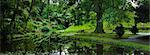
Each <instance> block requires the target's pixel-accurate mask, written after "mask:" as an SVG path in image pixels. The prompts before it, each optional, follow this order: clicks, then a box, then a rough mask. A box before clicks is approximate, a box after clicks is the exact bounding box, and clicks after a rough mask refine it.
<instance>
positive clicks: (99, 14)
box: [94, 0, 104, 33]
mask: <svg viewBox="0 0 150 55" xmlns="http://www.w3.org/2000/svg"><path fill="white" fill-rule="evenodd" d="M100 2H102V1H99V0H94V4H95V12H96V13H97V15H96V17H97V20H96V29H95V31H94V32H96V33H104V29H103V20H102V13H103V12H102V9H101V7H102V4H101V3H100Z"/></svg>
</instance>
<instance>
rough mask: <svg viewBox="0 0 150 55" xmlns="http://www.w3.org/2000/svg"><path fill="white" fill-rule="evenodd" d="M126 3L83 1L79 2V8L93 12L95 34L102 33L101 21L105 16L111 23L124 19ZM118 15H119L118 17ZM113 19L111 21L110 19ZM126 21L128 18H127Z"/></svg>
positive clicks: (111, 0) (108, 0) (117, 0)
mask: <svg viewBox="0 0 150 55" xmlns="http://www.w3.org/2000/svg"><path fill="white" fill-rule="evenodd" d="M127 5H128V4H127V3H126V1H125V0H107V1H106V0H92V1H91V0H84V1H81V6H82V8H83V9H84V10H86V11H95V13H96V14H97V15H96V17H97V19H96V28H95V31H94V32H96V33H104V29H103V20H104V19H105V18H106V16H104V15H105V14H107V15H108V16H107V18H108V17H109V18H108V19H109V20H111V21H114V20H115V19H116V18H118V19H120V20H121V19H122V18H123V19H126V17H127V15H125V13H126V11H128V9H127V8H128V7H127ZM112 10H113V11H112ZM118 14H119V15H118ZM112 18H113V19H112ZM127 19H128V18H127Z"/></svg>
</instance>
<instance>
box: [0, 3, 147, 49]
mask: <svg viewBox="0 0 150 55" xmlns="http://www.w3.org/2000/svg"><path fill="white" fill-rule="evenodd" d="M0 2H1V5H0V6H1V12H0V16H1V19H0V36H2V37H0V39H1V46H2V47H1V51H7V50H12V49H11V48H12V47H15V46H18V47H16V48H13V50H14V51H15V50H18V49H19V48H20V49H24V50H25V51H27V50H31V49H30V48H27V47H28V46H30V45H32V48H36V47H39V46H40V45H43V44H42V43H48V41H45V40H49V39H48V38H50V37H51V36H52V34H53V33H55V32H56V31H58V30H64V29H67V28H68V27H70V26H78V25H84V24H87V23H90V22H91V23H92V25H93V26H94V25H95V26H96V27H95V30H94V32H96V33H104V29H103V26H105V25H104V24H103V22H108V23H109V24H117V23H122V22H123V21H125V22H131V21H130V20H131V19H133V18H134V17H135V16H136V15H135V14H137V16H138V20H141V19H140V18H142V17H144V18H145V19H144V20H143V19H142V21H141V22H145V21H146V22H147V19H148V13H145V14H144V15H141V14H142V13H144V12H145V11H148V10H147V9H145V10H142V11H143V12H141V11H139V10H140V9H137V10H136V11H137V12H134V11H131V10H133V8H131V6H130V4H128V2H127V1H126V0H65V1H64V0H55V1H54V0H1V1H0ZM143 4H145V5H147V2H146V1H144V2H143ZM147 6H148V5H147ZM147 6H146V7H147ZM135 20H137V19H135ZM137 22H138V21H137ZM91 23H90V24H91ZM93 23H94V24H93ZM55 34H56V33H55ZM55 38H56V39H57V37H55ZM58 39H59V38H58ZM28 42H30V44H28V45H26V44H27V43H28ZM6 45H7V46H6ZM20 46H24V47H20ZM45 46H48V44H47V45H43V46H42V47H45ZM8 47H9V48H8ZM3 48H8V49H3ZM47 48H48V47H47ZM32 50H34V49H32Z"/></svg>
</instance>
